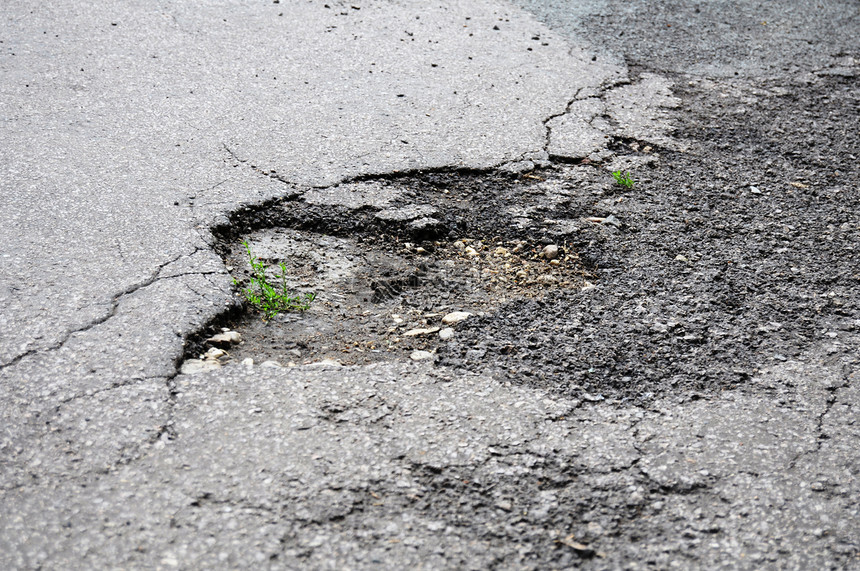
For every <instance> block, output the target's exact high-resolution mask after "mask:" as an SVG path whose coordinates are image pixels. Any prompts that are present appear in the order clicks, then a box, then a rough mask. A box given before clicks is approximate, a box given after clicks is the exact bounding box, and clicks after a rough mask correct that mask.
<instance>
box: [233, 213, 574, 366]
mask: <svg viewBox="0 0 860 571" xmlns="http://www.w3.org/2000/svg"><path fill="white" fill-rule="evenodd" d="M247 240H248V243H249V245H250V246H251V248H252V251H253V252H254V254H255V255H256V256H257V257H259V258H260V260H261V261H263V262H264V263H266V264H267V265H270V266H276V265H278V264H281V263H283V264H285V267H286V269H287V275H288V276H289V279H288V282H287V284H288V286H289V288H290V289H291V290H295V291H302V292H310V291H312V292H315V293H316V295H317V297H316V299H315V300H314V302H313V303H312V304H311V307H310V309H308V310H307V311H304V312H291V313H282V314H280V315H278V316H277V317H275V318H273V319H271V320H269V321H264V320H263V319H262V317H261V316H260V314H258V313H255V312H251V313H249V314H246V315H245V316H244V317H243V318H241V319H240V320H238V321H236V322H235V323H232V324H230V325H231V327H233V328H235V329H236V330H238V331H241V333H242V336H243V341H244V342H243V343H242V344H240V345H238V346H235V347H232V348H231V349H230V358H232V359H234V360H243V359H246V358H251V359H253V360H254V361H255V362H261V361H265V360H276V361H278V362H280V363H282V364H284V365H290V364H306V363H312V362H319V361H321V360H325V359H327V360H332V361H337V362H339V363H341V364H345V365H347V364H363V363H370V362H373V361H378V360H383V359H409V358H410V356H411V355H412V354H413V353H414V352H415V351H418V350H423V351H431V352H432V351H434V350H435V349H436V347H437V346H438V345H439V344H440V343H441V342H443V341H444V340H445V338H446V336H449V335H451V336H455V335H456V329H457V328H458V327H460V326H461V325H462V323H463V322H458V323H453V324H446V323H443V318H444V317H445V316H446V315H448V314H450V313H453V312H467V313H470V314H472V316H473V317H475V318H476V317H481V316H485V315H491V314H493V313H494V312H495V311H497V310H498V309H499V307H500V306H502V305H503V304H505V303H507V302H509V301H511V300H513V299H522V298H531V297H535V296H542V295H544V294H545V293H546V292H547V291H549V290H553V289H580V288H582V287H587V282H586V279H585V278H586V276H585V273H584V271H583V269H582V267H581V266H580V265H579V263H578V259H577V257H576V255H575V254H573V253H572V251H571V250H570V249H569V248H567V249H565V248H564V247H563V246H562V247H561V248H560V250H559V253H558V255H557V257H555V258H554V259H551V260H550V259H546V257H545V256H544V257H542V256H541V251H542V250H543V246H542V245H541V244H537V245H536V244H533V243H529V242H526V241H521V240H512V241H509V240H502V239H496V240H486V239H485V240H476V239H470V238H463V239H459V240H456V241H451V242H449V241H438V240H436V241H424V242H420V243H413V242H408V241H404V240H399V239H397V238H396V237H393V236H378V237H373V236H364V237H359V238H357V239H351V238H346V237H337V236H329V235H325V234H315V233H311V232H303V231H297V230H287V229H270V230H263V231H260V232H257V233H254V234H252V235H250V236H248V237H247ZM228 262H229V264H230V266H231V267H232V268H234V275H237V276H243V278H245V279H246V278H247V276H246V275H245V274H247V272H248V270H249V266H248V261H247V255H246V253H245V252H244V250H242V249H241V248H234V249H233V251H232V253H231V254H230V256H229V257H228ZM279 271H280V270H279ZM473 317H469V318H467V319H470V318H473ZM415 356H416V357H420V356H421V354H417V355H415ZM424 357H425V358H426V357H428V356H427V355H424Z"/></svg>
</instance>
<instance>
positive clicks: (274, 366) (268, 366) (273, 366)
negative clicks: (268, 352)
mask: <svg viewBox="0 0 860 571" xmlns="http://www.w3.org/2000/svg"><path fill="white" fill-rule="evenodd" d="M260 366H261V367H265V368H266V369H280V368H281V367H282V365H281V364H280V363H278V362H277V361H271V360H269V361H263V362H262V363H260Z"/></svg>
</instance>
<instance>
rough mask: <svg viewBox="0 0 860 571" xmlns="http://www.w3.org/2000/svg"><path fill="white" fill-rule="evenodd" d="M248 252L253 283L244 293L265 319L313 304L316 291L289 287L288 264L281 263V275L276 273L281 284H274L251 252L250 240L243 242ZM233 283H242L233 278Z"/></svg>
mask: <svg viewBox="0 0 860 571" xmlns="http://www.w3.org/2000/svg"><path fill="white" fill-rule="evenodd" d="M242 245H243V246H245V250H246V251H247V252H248V261H249V262H250V263H251V270H252V271H251V285H250V287H247V288H245V289H244V290H243V291H242V293H243V294H244V295H245V299H246V300H248V303H250V304H251V305H252V306H254V307H255V308H257V309H258V310H259V311H261V312H262V313H263V318H264V319H271V318H273V317H275V316H276V315H278V314H279V313H281V312H282V311H304V310H306V309H308V308H309V307H310V306H311V302H312V301H313V300H314V298H315V297H316V294H315V293H294V292H291V291H289V290H288V289H287V266H286V265H285V264H283V263H281V264H279V267H280V268H281V273H280V275H277V274H275V279H276V280H278V281H280V284H277V285H274V284H272V283H270V282H269V279H268V278H267V277H266V269H267V268H266V266H265V265H264V264H263V262H261V261H260V260H259V259H257V257H256V256H254V254H252V253H251V246H249V245H248V242H242ZM233 285H236V286H238V285H240V284H239V280H237V279H235V278H234V279H233Z"/></svg>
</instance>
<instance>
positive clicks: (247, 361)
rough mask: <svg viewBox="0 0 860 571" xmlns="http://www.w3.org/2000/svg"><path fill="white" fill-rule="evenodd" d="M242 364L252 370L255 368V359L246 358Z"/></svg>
mask: <svg viewBox="0 0 860 571" xmlns="http://www.w3.org/2000/svg"><path fill="white" fill-rule="evenodd" d="M242 364H243V365H244V366H246V367H248V368H249V369H250V368H251V367H253V366H254V359H252V358H250V357H246V358H244V359H242Z"/></svg>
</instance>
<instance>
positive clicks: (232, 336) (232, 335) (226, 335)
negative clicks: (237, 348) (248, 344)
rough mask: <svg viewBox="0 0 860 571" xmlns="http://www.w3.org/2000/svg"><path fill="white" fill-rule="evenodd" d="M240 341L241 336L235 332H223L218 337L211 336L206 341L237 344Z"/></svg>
mask: <svg viewBox="0 0 860 571" xmlns="http://www.w3.org/2000/svg"><path fill="white" fill-rule="evenodd" d="M241 340H242V336H241V335H240V334H239V333H238V332H237V331H224V332H222V333H219V334H218V335H213V336H212V337H210V338H209V339H207V340H206V341H208V342H209V343H238V342H239V341H241Z"/></svg>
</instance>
